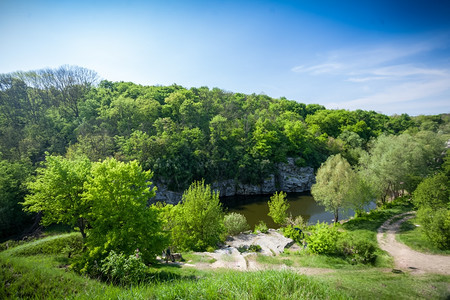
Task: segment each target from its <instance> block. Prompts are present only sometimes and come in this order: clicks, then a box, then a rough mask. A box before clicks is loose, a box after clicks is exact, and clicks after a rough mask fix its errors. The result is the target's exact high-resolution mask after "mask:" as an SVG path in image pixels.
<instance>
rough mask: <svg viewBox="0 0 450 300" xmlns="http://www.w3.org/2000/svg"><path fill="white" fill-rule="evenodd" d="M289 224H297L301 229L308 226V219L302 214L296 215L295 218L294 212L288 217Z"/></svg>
mask: <svg viewBox="0 0 450 300" xmlns="http://www.w3.org/2000/svg"><path fill="white" fill-rule="evenodd" d="M286 223H287V225H291V226H295V227H298V228H300V229H304V228H306V221H305V219H303V217H302V216H301V215H298V216H296V217H295V218H294V217H293V216H292V214H290V215H289V217H288V218H287V219H286Z"/></svg>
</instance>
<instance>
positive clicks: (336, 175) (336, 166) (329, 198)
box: [311, 154, 358, 222]
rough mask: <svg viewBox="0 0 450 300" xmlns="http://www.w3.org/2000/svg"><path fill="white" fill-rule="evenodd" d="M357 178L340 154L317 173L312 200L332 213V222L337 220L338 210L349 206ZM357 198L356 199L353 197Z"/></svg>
mask: <svg viewBox="0 0 450 300" xmlns="http://www.w3.org/2000/svg"><path fill="white" fill-rule="evenodd" d="M357 180H358V179H357V177H356V174H355V172H354V171H353V170H352V167H351V166H350V164H349V163H348V162H347V160H346V159H345V158H343V157H342V156H341V155H340V154H338V155H333V156H330V157H329V158H328V159H327V161H326V162H325V163H323V164H322V166H321V167H320V169H319V170H318V171H317V175H316V183H315V184H314V185H313V186H312V187H311V194H312V195H313V196H314V199H315V200H316V201H317V202H318V203H319V204H320V205H323V206H325V209H326V210H328V211H331V212H333V213H334V222H337V221H338V219H339V209H340V208H346V207H349V206H350V204H349V203H350V201H349V198H350V197H351V196H352V193H353V188H354V187H355V183H356V182H357ZM355 198H357V197H355Z"/></svg>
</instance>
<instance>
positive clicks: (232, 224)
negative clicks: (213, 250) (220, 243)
mask: <svg viewBox="0 0 450 300" xmlns="http://www.w3.org/2000/svg"><path fill="white" fill-rule="evenodd" d="M223 225H224V227H225V230H226V231H227V234H228V235H237V234H239V233H241V232H243V231H246V230H248V229H249V228H250V226H249V225H248V223H247V219H246V218H245V216H244V215H242V214H238V213H235V212H232V213H229V214H227V215H225V217H224V219H223Z"/></svg>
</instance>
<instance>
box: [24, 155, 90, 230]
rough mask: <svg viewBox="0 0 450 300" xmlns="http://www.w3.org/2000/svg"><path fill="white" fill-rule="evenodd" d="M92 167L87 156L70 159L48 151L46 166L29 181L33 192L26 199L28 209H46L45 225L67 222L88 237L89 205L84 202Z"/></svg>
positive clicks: (44, 215) (28, 184) (36, 210)
mask: <svg viewBox="0 0 450 300" xmlns="http://www.w3.org/2000/svg"><path fill="white" fill-rule="evenodd" d="M90 170H91V162H90V161H89V160H88V159H87V158H77V159H74V160H68V159H66V158H64V157H62V156H53V155H48V153H47V156H46V157H45V162H44V164H43V167H41V168H38V169H37V175H36V176H35V177H34V178H32V180H30V181H29V182H28V183H27V188H28V190H29V192H30V194H28V195H27V196H26V197H25V201H24V202H23V205H24V210H25V211H28V212H42V213H43V216H42V224H44V225H50V224H52V223H62V224H67V225H70V226H72V227H74V228H76V229H78V230H79V231H80V232H81V235H82V236H83V238H86V229H87V225H88V224H87V220H86V217H87V212H88V210H89V205H88V204H86V203H85V202H84V201H82V199H81V194H82V193H83V185H84V182H85V181H86V178H87V176H88V174H89V173H90Z"/></svg>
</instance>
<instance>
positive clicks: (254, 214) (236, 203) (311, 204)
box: [221, 193, 354, 229]
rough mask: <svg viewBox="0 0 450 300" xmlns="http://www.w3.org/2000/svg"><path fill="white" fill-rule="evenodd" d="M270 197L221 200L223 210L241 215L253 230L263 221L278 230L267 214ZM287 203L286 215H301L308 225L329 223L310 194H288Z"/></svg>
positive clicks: (329, 218) (344, 215)
mask: <svg viewBox="0 0 450 300" xmlns="http://www.w3.org/2000/svg"><path fill="white" fill-rule="evenodd" d="M270 196H271V195H261V196H246V197H243V196H238V197H224V198H221V201H222V203H223V206H224V208H225V209H226V210H227V211H228V212H237V213H240V214H243V215H244V216H245V217H246V218H247V221H248V223H249V225H250V226H251V228H252V229H253V228H254V226H255V225H256V224H257V223H259V221H260V220H262V221H264V223H266V224H267V226H268V227H269V228H278V227H279V226H277V225H276V224H275V223H274V222H273V220H272V218H271V217H269V216H268V215H267V214H268V213H269V206H268V205H267V202H268V201H269V199H270ZM287 198H288V201H289V204H290V207H289V210H288V214H289V213H291V214H292V216H294V217H295V216H298V215H301V216H302V217H303V219H304V220H305V221H307V222H308V224H315V223H317V221H320V222H327V223H331V222H332V221H333V218H334V216H333V214H332V213H329V212H326V211H325V209H324V207H323V206H320V205H318V204H317V202H316V201H315V200H314V198H313V197H312V196H311V194H310V193H289V194H288V196H287ZM353 215H354V213H353V211H348V212H340V214H339V218H340V219H346V218H349V217H350V216H353Z"/></svg>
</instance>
